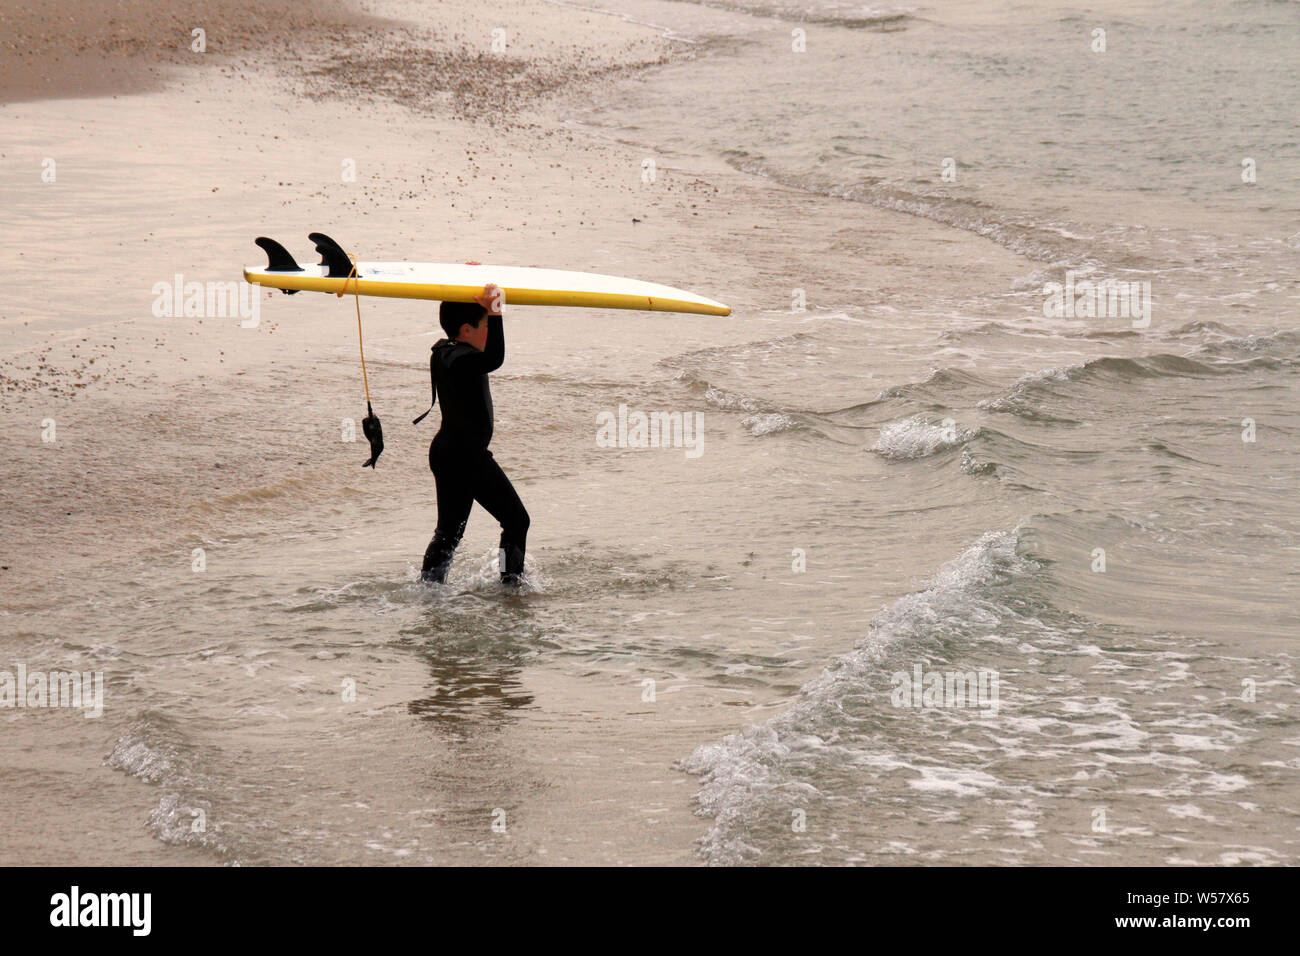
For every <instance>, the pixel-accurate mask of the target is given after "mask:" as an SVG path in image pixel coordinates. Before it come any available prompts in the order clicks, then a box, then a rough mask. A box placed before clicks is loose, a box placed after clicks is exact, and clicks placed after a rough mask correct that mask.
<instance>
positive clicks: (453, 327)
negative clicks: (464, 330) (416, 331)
mask: <svg viewBox="0 0 1300 956" xmlns="http://www.w3.org/2000/svg"><path fill="white" fill-rule="evenodd" d="M485 315H487V309H485V308H483V306H481V305H479V304H478V303H477V302H444V303H442V304H441V305H440V306H439V307H438V324H439V325H441V326H442V330H443V331H444V332H446V333H447V338H449V339H454V338H455V337H456V336H457V335H458V334H459V333H460V327H461V326H462V325H472V326H474V328H476V329H477V328H478V324H479V323H480V322H482V321H483V316H485Z"/></svg>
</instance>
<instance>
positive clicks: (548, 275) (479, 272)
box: [244, 233, 731, 315]
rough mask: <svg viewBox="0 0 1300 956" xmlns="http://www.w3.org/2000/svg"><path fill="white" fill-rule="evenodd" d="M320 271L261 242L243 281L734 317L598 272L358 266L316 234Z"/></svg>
mask: <svg viewBox="0 0 1300 956" xmlns="http://www.w3.org/2000/svg"><path fill="white" fill-rule="evenodd" d="M310 238H311V239H312V240H313V241H314V242H315V243H316V251H317V252H319V253H321V257H322V259H321V263H320V265H308V266H300V265H298V263H297V262H296V261H294V259H293V257H292V256H291V255H290V254H289V253H288V251H287V250H286V249H285V248H284V247H283V246H281V245H280V244H279V243H278V242H276V241H275V240H274V239H267V238H266V237H264V236H263V237H259V238H258V239H257V240H256V242H257V244H258V245H259V246H261V247H262V248H263V249H264V250H265V251H266V253H267V257H268V260H269V261H268V263H267V265H266V266H265V267H260V266H245V267H244V281H246V282H252V283H256V284H259V285H263V286H267V287H269V288H273V289H281V290H283V291H284V292H287V293H294V292H334V293H338V292H346V293H347V294H349V295H351V294H352V293H354V292H356V293H359V294H361V295H372V296H385V297H388V298H396V299H432V300H435V301H438V302H473V301H474V296H476V295H478V294H479V293H481V292H482V291H483V286H484V285H485V284H487V283H489V282H493V283H496V284H497V285H498V286H500V287H501V289H502V290H503V291H504V292H505V301H506V303H507V304H508V305H543V306H568V307H570V308H588V309H641V310H646V311H650V312H684V313H690V314H695V315H730V314H731V308H730V307H729V306H726V305H724V304H723V303H721V302H716V301H714V300H713V299H708V298H705V297H704V296H702V295H696V294H695V293H694V292H687V291H686V290H684V289H675V288H673V287H672V286H667V285H660V284H658V283H655V282H643V281H641V280H639V279H626V278H623V277H621V276H610V275H600V274H598V273H594V272H568V271H564V270H561V269H535V268H530V267H525V266H498V265H468V264H461V263H451V262H357V263H356V264H355V269H356V275H355V276H353V275H352V270H353V268H354V266H353V262H352V260H351V259H350V258H349V257H348V256H347V253H345V252H343V250H342V249H341V248H340V247H339V246H338V244H337V243H335V242H334V240H332V239H330V238H329V237H328V236H326V235H324V234H323V233H312V234H311V237H310Z"/></svg>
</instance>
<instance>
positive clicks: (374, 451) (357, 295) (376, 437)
mask: <svg viewBox="0 0 1300 956" xmlns="http://www.w3.org/2000/svg"><path fill="white" fill-rule="evenodd" d="M347 257H348V260H349V261H350V262H351V263H352V270H351V271H350V272H349V273H348V275H347V278H345V279H344V280H343V288H341V289H339V291H338V292H336V293H335V295H337V296H338V297H339V298H340V299H341V298H343V296H344V295H346V294H347V291H348V279H351V280H352V297H353V299H354V300H355V302H356V307H357V348H358V350H359V351H360V352H361V381H362V384H364V385H365V388H366V417H365V418H363V419H362V420H361V431H362V434H364V435H365V436H366V440H367V441H369V442H370V458H369V459H367V460H366V461H365V462H364V463H362V465H361V467H362V468H366V467H370V468H374V467H375V462H376V461H378V460H379V456H380V454H381V453H382V452H383V450H384V430H383V428H382V427H381V426H380V424H379V416H378V415H376V414H375V410H374V408H372V407H371V405H370V375H369V373H368V372H367V371H366V343H365V338H364V336H362V334H361V279H360V278H359V277H358V276H357V260H356V257H355V256H353V255H352V254H351V253H347Z"/></svg>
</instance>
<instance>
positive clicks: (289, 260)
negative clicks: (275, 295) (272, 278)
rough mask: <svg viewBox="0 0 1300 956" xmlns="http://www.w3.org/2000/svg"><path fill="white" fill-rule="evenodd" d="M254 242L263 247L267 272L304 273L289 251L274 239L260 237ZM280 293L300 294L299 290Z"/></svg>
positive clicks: (282, 290)
mask: <svg viewBox="0 0 1300 956" xmlns="http://www.w3.org/2000/svg"><path fill="white" fill-rule="evenodd" d="M253 241H254V242H255V243H257V244H258V245H259V246H261V247H262V251H263V252H265V253H266V271H267V272H301V271H302V266H300V265H298V263H297V261H296V260H295V259H294V257H293V256H291V255H290V254H289V250H288V249H286V248H285V247H284V246H282V245H280V244H279V243H278V242H276V241H275V240H274V239H269V238H267V237H266V236H258V237H257V238H256V239H254V240H253ZM280 291H281V292H283V293H284V294H285V295H294V294H296V293H297V292H298V290H297V289H281V290H280Z"/></svg>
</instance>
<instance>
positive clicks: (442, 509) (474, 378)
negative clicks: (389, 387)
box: [422, 315, 528, 583]
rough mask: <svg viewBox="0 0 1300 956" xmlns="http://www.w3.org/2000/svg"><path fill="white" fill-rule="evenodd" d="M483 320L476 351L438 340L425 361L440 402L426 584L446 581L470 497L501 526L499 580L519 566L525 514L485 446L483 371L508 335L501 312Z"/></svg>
mask: <svg viewBox="0 0 1300 956" xmlns="http://www.w3.org/2000/svg"><path fill="white" fill-rule="evenodd" d="M487 323H488V335H487V345H486V347H485V348H484V349H483V351H482V352H480V351H479V350H478V349H476V348H474V346H472V345H469V344H467V343H465V342H454V341H451V340H450V339H441V340H439V341H438V342H437V344H435V345H434V346H433V356H432V358H431V359H430V362H429V372H430V375H432V377H433V398H434V404H439V405H441V406H442V425H441V426H440V427H439V429H438V434H436V435H435V436H434V437H433V443H432V444H430V445H429V468H430V469H432V471H433V481H434V485H435V487H436V488H437V491H438V527H437V529H436V531H435V532H434V535H433V540H432V541H431V542H429V548H428V550H427V551H425V552H424V570H423V573H422V577H423V578H424V580H426V581H445V580H446V578H447V569H448V568H450V567H451V558H452V555H453V554H454V553H455V551H456V546H457V545H458V544H460V539H461V537H462V536H463V535H464V534H465V523H466V522H467V521H468V520H469V512H470V509H471V508H472V507H473V506H474V502H475V501H477V502H478V503H479V504H481V505H482V506H483V507H484V508H486V509H487V512H488V514H490V515H492V517H494V518H496V519H497V521H499V522H500V523H501V551H502V562H501V580H502V581H505V582H507V583H518V580H519V576H520V575H521V574H522V573H523V570H524V542H525V539H526V538H527V536H528V512H527V511H525V510H524V505H523V502H521V501H520V500H519V495H517V494H516V493H515V489H514V486H513V485H511V484H510V479H509V478H507V477H506V475H505V472H503V471H502V470H501V466H500V465H498V464H497V463H496V461H495V459H493V457H492V453H491V452H490V451H488V443H489V442H491V441H492V391H491V389H490V388H489V387H488V373H489V372H495V371H496V370H497V369H499V368H500V367H501V364H502V363H503V362H504V361H505V359H506V339H505V332H504V330H503V329H502V326H501V316H499V315H490V316H488V318H487Z"/></svg>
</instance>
